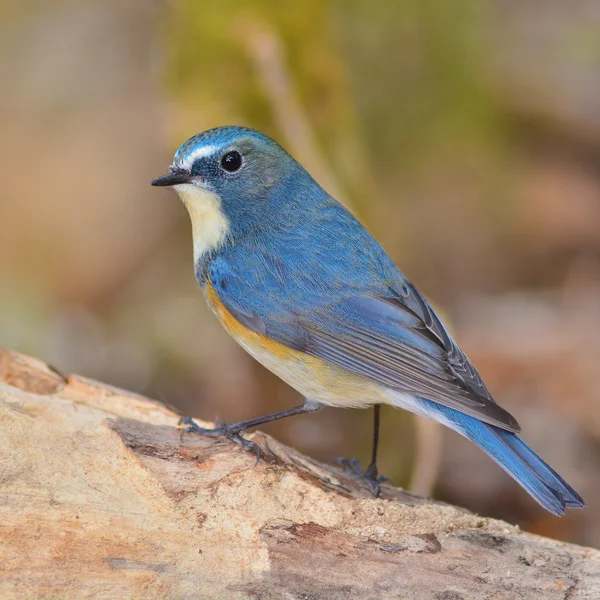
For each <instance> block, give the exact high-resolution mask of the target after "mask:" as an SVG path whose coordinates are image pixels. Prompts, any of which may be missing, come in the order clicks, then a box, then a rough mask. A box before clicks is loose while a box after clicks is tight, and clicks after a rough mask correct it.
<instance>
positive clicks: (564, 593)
mask: <svg viewBox="0 0 600 600" xmlns="http://www.w3.org/2000/svg"><path fill="white" fill-rule="evenodd" d="M178 419H179V415H177V414H175V413H174V412H172V411H170V410H168V409H167V408H165V407H164V406H162V405H161V404H159V403H156V402H153V401H151V400H148V399H146V398H143V397H141V396H138V395H135V394H131V393H128V392H124V391H122V390H118V389H115V388H112V387H110V386H107V385H104V384H101V383H98V382H95V381H91V380H87V379H84V378H82V377H76V376H73V377H68V378H65V377H63V376H61V375H60V374H58V373H56V372H54V371H53V370H52V369H50V368H49V367H47V366H46V365H45V364H43V363H41V362H39V361H37V360H34V359H31V358H27V357H24V356H22V355H19V354H16V353H14V352H10V351H0V511H1V521H0V598H3V599H5V598H23V599H28V600H29V599H36V598H44V599H52V598H61V599H71V598H73V599H83V598H95V599H98V598H99V599H103V598H119V599H127V598H145V599H146V598H147V599H153V598H161V599H163V598H176V599H192V598H194V599H195V598H200V599H204V598H207V599H211V600H213V599H221V598H222V599H232V600H238V599H240V600H241V599H249V598H253V599H279V598H282V599H297V600H300V599H304V600H337V599H346V598H348V599H350V598H351V599H363V598H364V599H374V600H375V599H388V598H389V599H391V598H408V599H413V598H415V599H421V598H423V599H425V598H426V599H430V598H431V599H436V600H460V599H465V600H466V599H469V600H470V599H478V598H485V599H508V598H518V599H520V600H525V599H530V598H531V599H536V600H537V599H544V600H553V599H570V600H574V599H583V598H587V599H593V600H597V599H598V598H600V552H599V551H597V550H594V549H591V548H583V547H578V546H574V545H570V544H565V543H561V542H557V541H553V540H549V539H545V538H541V537H538V536H534V535H531V534H527V533H523V532H522V531H520V530H519V529H518V528H516V527H514V526H511V525H509V524H507V523H503V522H501V521H497V520H493V519H487V518H484V517H480V516H477V515H474V514H472V513H470V512H467V511H466V510H463V509H460V508H457V507H453V506H449V505H447V504H442V503H439V502H434V501H431V500H427V499H424V498H421V497H417V496H414V495H411V494H408V493H406V492H404V491H402V490H400V489H396V488H393V487H391V486H384V492H383V497H382V498H380V499H374V498H372V497H371V496H370V494H369V493H368V492H366V491H365V489H364V488H363V487H362V486H361V485H360V484H358V483H357V482H355V481H354V480H353V479H352V478H351V477H350V476H348V475H346V474H345V473H343V472H342V471H340V470H338V469H336V468H334V467H331V466H326V465H322V464H319V463H317V462H315V461H313V460H311V459H309V458H307V457H305V456H303V455H301V454H300V453H298V452H297V451H295V450H292V449H290V448H288V447H285V446H283V445H282V444H279V443H278V442H277V441H276V440H274V439H272V438H271V437H269V436H267V435H264V434H262V433H260V432H257V433H254V434H252V436H251V438H252V439H253V440H254V441H255V442H257V443H258V444H259V445H260V447H261V449H262V453H263V459H261V460H260V461H259V463H258V464H256V465H255V457H254V456H253V455H252V454H249V453H247V452H245V451H244V450H242V449H241V448H240V447H238V446H236V445H235V444H232V443H230V442H228V441H226V440H220V439H217V440H215V439H209V438H201V437H197V436H188V437H186V438H185V439H184V441H183V443H182V442H181V441H180V439H179V430H178V428H177V422H178Z"/></svg>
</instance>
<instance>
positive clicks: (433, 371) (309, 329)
mask: <svg viewBox="0 0 600 600" xmlns="http://www.w3.org/2000/svg"><path fill="white" fill-rule="evenodd" d="M209 278H210V282H211V285H212V287H213V288H214V290H215V292H216V293H217V295H218V296H219V299H220V300H221V302H222V303H223V304H224V306H225V307H226V308H227V309H228V310H229V312H230V313H231V314H232V315H233V316H234V317H235V318H236V319H238V320H239V321H240V322H242V323H243V324H244V325H245V326H246V327H248V328H249V329H251V330H253V331H255V332H257V333H260V334H261V335H264V336H267V337H269V338H270V339H273V340H275V341H278V342H280V343H283V344H285V345H287V346H288V347H291V348H294V349H295V350H299V351H301V352H305V353H306V354H308V355H310V356H314V357H317V358H321V359H323V360H326V361H328V362H331V363H333V364H336V365H338V366H340V367H342V368H344V369H346V370H348V371H350V372H352V373H355V374H358V375H361V376H363V377H365V378H367V379H370V380H372V381H375V382H377V383H379V384H381V385H383V386H385V387H388V388H390V389H393V390H397V391H399V392H403V393H406V394H410V395H412V396H416V397H422V398H426V399H428V400H432V401H434V402H437V403H439V404H442V405H444V406H448V407H450V408H453V409H456V410H458V411H460V412H463V413H465V414H468V415H471V416H473V417H476V418H478V419H480V420H481V421H484V422H486V423H490V424H492V425H495V426H497V427H500V428H502V429H504V430H507V431H513V432H518V431H520V427H519V424H518V423H517V421H516V420H515V419H514V417H513V416H512V415H510V414H509V413H508V412H507V411H505V410H504V409H503V408H501V407H500V406H498V405H497V404H496V403H495V402H494V400H493V398H492V397H491V395H490V393H489V391H488V390H487V388H486V387H485V385H484V383H483V381H482V380H481V377H480V376H479V373H478V372H477V370H476V369H475V367H474V366H473V364H472V363H471V362H470V361H469V359H468V358H467V357H466V356H465V354H464V353H463V352H462V350H460V348H459V347H458V346H457V345H456V343H455V342H454V341H453V340H452V338H451V337H450V336H449V334H448V333H447V331H446V330H445V328H444V326H443V325H442V324H441V322H440V320H439V319H438V317H437V316H436V314H435V312H434V311H433V309H432V308H431V306H429V304H428V303H427V301H426V300H425V299H424V298H423V296H422V295H421V294H420V293H419V292H418V291H417V290H416V289H415V288H414V287H413V286H412V285H410V284H408V283H406V282H402V283H401V284H400V285H399V286H397V291H395V290H393V289H392V288H387V289H386V290H385V291H386V292H389V293H381V291H380V292H379V293H377V294H374V293H372V290H371V291H369V292H368V293H356V292H357V290H356V289H350V290H347V293H346V295H345V294H344V290H337V291H336V293H335V294H332V295H331V296H327V295H325V296H324V297H323V296H320V297H319V301H317V302H312V303H310V304H308V305H307V304H306V303H302V302H299V301H298V298H297V297H296V298H294V291H293V289H290V287H289V285H288V286H286V283H289V282H286V281H285V280H283V279H281V277H277V276H272V277H270V276H269V275H268V273H264V272H263V273H262V274H261V277H260V278H259V279H257V280H253V279H252V278H251V277H242V276H241V275H240V274H238V273H236V272H235V269H232V268H231V266H230V265H226V264H224V263H220V262H219V261H218V260H217V261H215V263H213V265H211V269H210V272H209Z"/></svg>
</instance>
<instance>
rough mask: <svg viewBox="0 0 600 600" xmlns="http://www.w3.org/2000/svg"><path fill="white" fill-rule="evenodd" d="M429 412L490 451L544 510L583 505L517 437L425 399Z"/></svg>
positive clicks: (556, 511)
mask: <svg viewBox="0 0 600 600" xmlns="http://www.w3.org/2000/svg"><path fill="white" fill-rule="evenodd" d="M424 402H426V403H427V408H428V409H429V411H430V414H431V413H438V414H440V417H441V419H440V420H441V421H443V422H444V423H445V424H447V425H449V426H450V427H451V428H452V429H455V430H456V431H458V432H459V433H461V434H462V435H464V436H465V437H467V438H468V439H470V440H471V441H472V442H474V443H475V444H477V445H478V446H479V447H480V448H481V449H482V450H483V451H484V452H486V453H487V454H489V455H490V456H491V457H492V458H493V459H494V460H495V461H496V462H497V463H498V464H499V465H500V466H501V467H502V468H503V469H504V470H505V471H506V472H507V473H508V474H509V475H510V476H511V477H512V478H513V479H514V480H515V481H517V482H518V483H519V484H521V485H522V486H523V487H524V488H525V489H526V490H527V491H528V492H529V493H530V494H531V495H532V496H533V497H534V498H535V499H536V500H537V501H538V502H539V503H540V504H541V505H542V506H543V507H544V508H545V509H546V510H548V511H550V512H551V513H552V514H554V515H557V516H559V517H560V516H562V515H564V513H565V508H583V507H585V503H584V502H583V499H582V498H581V496H580V495H579V494H578V493H577V492H576V491H575V490H574V489H573V488H572V487H571V486H570V485H569V484H568V483H567V482H566V481H565V480H564V479H563V478H562V477H561V476H560V475H559V474H558V473H557V472H556V471H555V470H554V469H552V468H551V467H550V466H549V465H547V464H546V463H545V462H544V461H543V460H542V459H541V458H540V457H539V456H538V455H537V454H536V453H535V452H534V451H533V450H532V449H531V448H530V447H529V446H528V445H527V444H526V443H525V442H524V441H523V440H522V439H521V438H520V437H518V436H517V435H516V434H514V433H511V432H509V431H504V430H503V429H500V428H499V427H495V426H494V425H488V424H487V423H483V422H482V421H479V420H478V419H475V418H474V417H470V416H468V415H465V414H463V413H460V412H458V411H456V410H453V409H451V408H447V407H445V406H441V405H439V404H436V403H434V402H430V401H429V400H425V401H424Z"/></svg>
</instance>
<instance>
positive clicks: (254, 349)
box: [204, 280, 388, 408]
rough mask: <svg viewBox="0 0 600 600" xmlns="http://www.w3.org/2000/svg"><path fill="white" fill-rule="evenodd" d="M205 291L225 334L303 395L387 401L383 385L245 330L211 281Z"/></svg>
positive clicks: (348, 401) (344, 402) (343, 402)
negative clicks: (223, 301)
mask: <svg viewBox="0 0 600 600" xmlns="http://www.w3.org/2000/svg"><path fill="white" fill-rule="evenodd" d="M204 293H205V295H206V299H207V301H208V304H209V306H210V308H211V310H212V311H213V312H214V314H215V315H216V317H217V318H218V319H219V321H220V322H221V324H222V325H223V327H224V328H225V330H226V331H227V333H229V335H231V337H232V338H233V339H234V340H235V341H236V342H237V343H238V344H239V345H240V346H242V348H244V350H246V351H247V352H248V353H249V354H251V355H252V356H253V357H254V358H255V359H256V360H257V361H258V362H260V363H261V364H262V365H264V366H265V367H266V368H267V369H269V370H270V371H272V372H273V373H275V374H276V375H277V376H278V377H280V378H281V379H283V380H284V381H285V382H286V383H288V384H289V385H291V386H292V387H294V388H296V389H297V390H298V391H299V392H300V393H301V394H303V395H304V396H305V397H307V398H310V399H312V400H317V401H319V402H321V403H323V404H327V405H330V406H340V407H346V408H366V407H367V406H369V405H371V404H377V403H380V402H386V401H388V399H387V398H386V390H385V388H383V387H381V386H379V385H378V384H376V383H374V382H372V381H369V380H368V379H365V378H363V377H360V376H358V375H355V374H354V373H350V372H349V371H346V370H344V369H342V368H341V367H338V366H337V365H334V364H332V363H328V362H326V361H324V360H321V359H320V358H315V357H313V356H309V355H308V354H304V353H303V352H299V351H298V350H294V349H292V348H290V347H289V346H286V345H285V344H281V343H280V342H277V341H275V340H272V339H270V338H268V337H266V336H264V335H261V334H259V333H256V332H255V331H252V330H251V329H248V327H246V326H245V325H243V324H242V323H240V322H239V321H238V320H237V319H236V318H235V317H234V316H233V315H232V314H231V313H230V312H229V311H228V310H227V308H225V305H224V304H223V303H222V302H221V299H220V298H219V296H218V295H217V292H216V291H215V289H214V287H213V286H212V284H211V283H210V280H209V281H207V283H206V287H205V289H204Z"/></svg>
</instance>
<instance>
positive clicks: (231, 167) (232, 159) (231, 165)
mask: <svg viewBox="0 0 600 600" xmlns="http://www.w3.org/2000/svg"><path fill="white" fill-rule="evenodd" d="M241 166H242V155H241V154H240V153H239V152H237V151H236V150H232V151H231V152H228V153H227V154H225V155H223V158H221V167H223V169H225V170H226V171H227V172H228V173H235V172H236V171H239V170H240V167H241Z"/></svg>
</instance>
